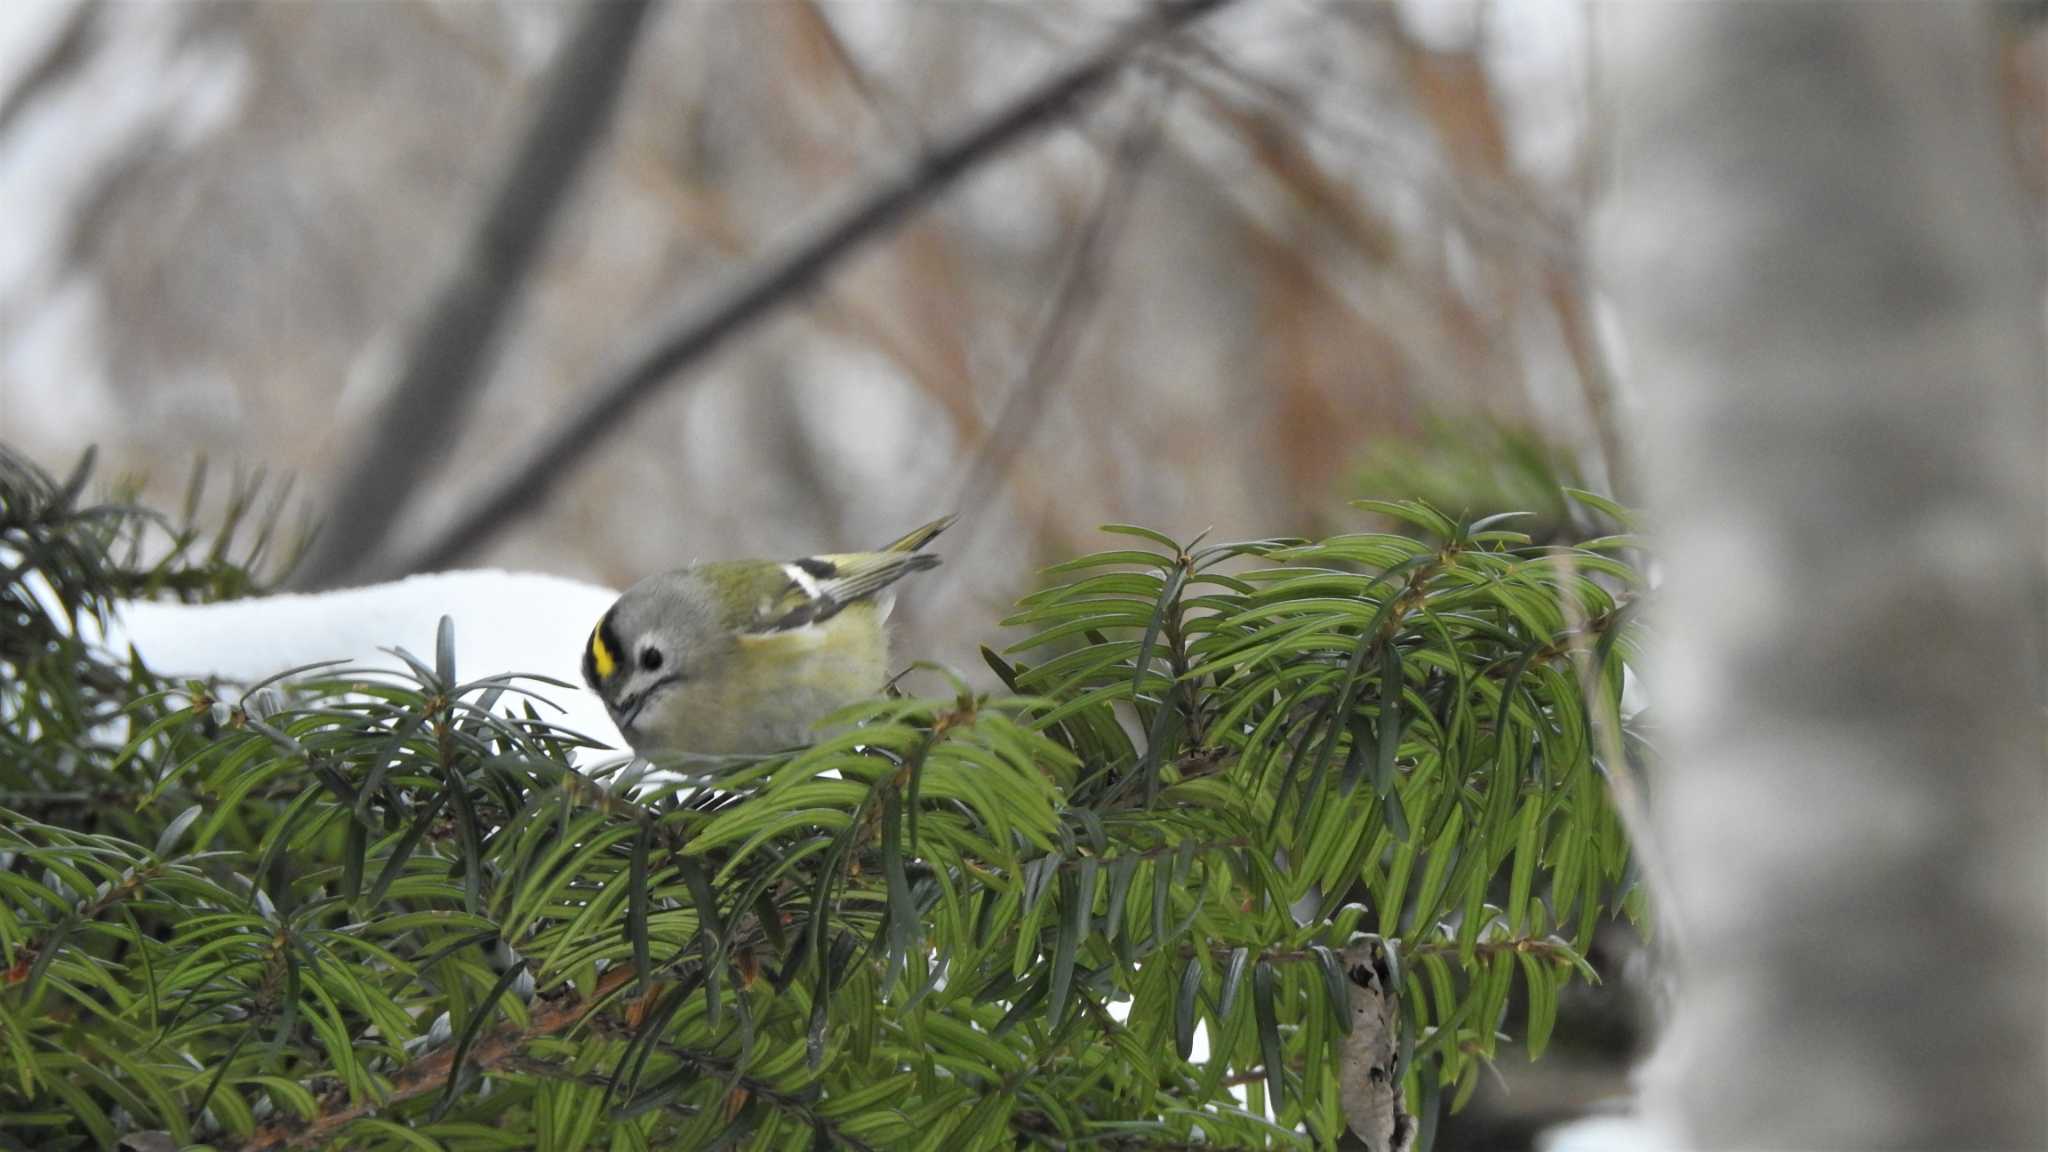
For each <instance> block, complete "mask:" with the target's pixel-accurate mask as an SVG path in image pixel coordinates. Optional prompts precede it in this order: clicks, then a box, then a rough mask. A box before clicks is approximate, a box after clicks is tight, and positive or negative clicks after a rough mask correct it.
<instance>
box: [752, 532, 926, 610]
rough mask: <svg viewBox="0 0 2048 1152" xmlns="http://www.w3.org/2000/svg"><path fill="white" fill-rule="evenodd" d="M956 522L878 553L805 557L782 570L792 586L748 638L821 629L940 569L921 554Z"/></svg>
mask: <svg viewBox="0 0 2048 1152" xmlns="http://www.w3.org/2000/svg"><path fill="white" fill-rule="evenodd" d="M952 522H953V518H952V517H950V516H948V517H945V518H943V519H939V520H934V521H932V522H931V523H929V524H926V525H925V526H923V527H922V528H919V529H917V530H916V531H915V532H912V533H910V534H909V535H907V536H904V537H902V538H901V539H898V540H895V541H893V542H891V543H889V544H887V545H885V546H884V547H883V548H882V549H881V550H880V551H877V552H845V553H839V554H835V555H825V556H805V557H803V558H801V559H797V560H791V561H789V562H788V563H786V564H784V565H782V572H783V574H784V575H786V576H787V577H788V578H789V583H788V584H787V585H785V586H784V587H783V588H782V589H781V591H780V592H779V593H778V594H777V595H775V596H773V597H771V598H770V599H769V600H768V602H766V603H765V604H762V605H760V610H759V611H758V612H756V613H755V615H754V618H753V620H752V621H750V622H749V624H748V626H747V627H746V629H745V634H753V635H763V636H765V635H772V634H775V633H779V632H786V631H789V630H790V629H793V628H803V627H806V626H808V625H812V624H817V623H819V622H821V621H824V620H828V619H830V618H831V617H832V616H833V615H835V614H836V613H838V612H839V611H840V610H841V609H843V608H845V607H847V606H848V605H850V604H858V603H860V602H861V601H863V600H866V599H868V598H869V597H872V596H874V595H875V594H876V593H878V592H881V591H882V590H883V589H885V588H887V587H888V586H889V585H891V584H894V583H895V582H896V581H898V580H901V579H902V578H903V577H905V576H908V575H909V574H911V573H912V572H919V571H922V570H924V569H926V568H935V567H937V566H938V563H939V558H938V557H937V556H933V555H931V554H929V553H924V552H920V551H918V549H920V548H923V547H924V546H925V545H926V544H929V543H931V541H932V538H933V537H935V536H937V535H938V534H939V533H941V532H943V531H945V530H946V526H947V525H948V524H951V523H952ZM743 635H744V634H743Z"/></svg>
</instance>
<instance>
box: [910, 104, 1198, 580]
mask: <svg viewBox="0 0 2048 1152" xmlns="http://www.w3.org/2000/svg"><path fill="white" fill-rule="evenodd" d="M1165 99H1166V97H1165V95H1164V94H1163V93H1162V94H1160V95H1157V96H1153V97H1148V98H1146V99H1144V101H1143V103H1142V104H1141V105H1140V106H1139V107H1138V108H1136V109H1135V110H1134V111H1133V112H1132V114H1131V119H1130V124H1129V127H1128V128H1127V130H1126V131H1125V132H1124V135H1123V138H1122V140H1121V141H1119V143H1118V144H1117V147H1116V151H1115V152H1114V153H1112V154H1111V155H1110V156H1109V158H1108V170H1107V171H1106V172H1105V173H1104V174H1103V179H1102V187H1101V189H1100V191H1099V192H1098V193H1097V194H1096V198H1095V203H1094V205H1093V206H1092V207H1091V208H1090V210H1089V213H1088V216H1087V217H1086V218H1085V219H1084V220H1083V221H1082V223H1081V227H1080V228H1079V229H1078V230H1077V231H1076V232H1075V234H1074V238H1073V241H1072V243H1071V244H1070V245H1069V247H1068V249H1067V252H1066V258H1065V262H1064V264H1063V266H1062V267H1061V269H1060V273H1059V279H1058V281H1057V282H1056V283H1055V285H1054V287H1053V290H1052V295H1051V298H1050V299H1049V300H1048V301H1047V303H1046V306H1045V313H1044V318H1043V319H1042V320H1041V321H1040V322H1039V325H1038V332H1037V335H1036V336H1035V337H1034V338H1033V340H1032V344H1031V351H1030V354H1029V355H1028V356H1027V357H1026V358H1025V359H1024V362H1023V363H1022V364H1021V365H1019V366H1018V369H1017V374H1016V378H1015V379H1014V380H1013V381H1012V382H1011V384H1010V387H1009V389H1008V390H1007V391H1006V392H1005V394H1004V400H1003V407H1002V410H1001V411H1000V412H999V413H998V414H997V415H996V419H995V422H994V423H993V424H991V425H990V426H989V430H988V434H987V435H986V436H985V437H983V438H982V442H981V446H980V448H979V450H978V451H977V453H976V455H975V458H974V461H973V463H971V464H970V465H969V466H968V471H967V475H966V477H965V478H964V479H963V480H962V481H961V484H960V493H959V497H958V498H957V499H956V500H955V501H954V503H953V508H954V509H955V511H956V512H957V513H958V515H959V517H960V521H961V524H960V528H959V531H960V532H961V533H962V534H963V536H962V539H961V540H960V541H959V542H958V543H957V545H956V546H957V547H959V548H960V550H961V551H963V552H966V551H971V550H972V549H971V545H972V543H973V540H974V538H975V535H976V533H978V532H979V531H980V530H981V529H982V527H983V526H985V524H986V521H987V519H988V518H987V517H986V516H983V515H981V514H980V513H982V512H983V511H984V510H985V509H986V506H987V504H988V502H989V501H990V500H992V499H994V498H995V496H996V494H997V493H998V492H999V491H1000V490H1001V488H1002V483H1003V479H1004V477H1005V476H1006V475H1007V474H1008V473H1009V470H1010V466H1011V465H1012V464H1014V463H1015V462H1016V459H1017V455H1018V453H1020V452H1022V451H1023V450H1024V446H1025V445H1026V444H1028V443H1030V441H1031V434H1032V433H1033V431H1035V430H1036V429H1037V427H1038V424H1039V421H1040V420H1042V419H1043V418H1044V416H1045V410H1046V407H1047V404H1046V402H1047V401H1048V400H1049V399H1051V396H1052V392H1053V389H1054V387H1055V386H1057V385H1058V383H1059V382H1060V380H1061V378H1062V377H1064V376H1065V375H1066V369H1067V365H1068V364H1069V363H1070V362H1071V361H1072V359H1073V354H1074V349H1075V348H1076V347H1077V346H1078V345H1079V343H1080V337H1081V333H1082V332H1083V331H1084V330H1085V327H1086V325H1085V321H1086V320H1087V318H1088V316H1089V315H1090V313H1091V311H1092V309H1093V306H1094V304H1095V301H1096V300H1097V299H1099V298H1100V297H1101V295H1102V282H1103V272H1104V270H1105V269H1106V268H1107V267H1108V265H1109V258H1110V256H1111V254H1112V253H1113V252H1114V251H1115V250H1116V238H1117V236H1118V235H1119V234H1120V233H1121V232H1122V229H1123V225H1124V221H1125V219H1126V218H1127V217H1128V216H1129V209H1130V204H1131V199H1132V196H1133V194H1134V193H1135V192H1136V190H1137V187H1138V181H1139V178H1140V176H1141V175H1142V173H1143V171H1144V168H1145V162H1146V160H1147V159H1149V158H1150V156H1151V154H1152V150H1153V146H1154V145H1155V144H1156V143H1157V142H1158V139H1159V117H1160V113H1161V110H1162V108H1163V104H1164V101H1165ZM939 602H941V601H937V600H935V601H934V604H935V605H936V603H939ZM934 610H936V608H935V609H934Z"/></svg>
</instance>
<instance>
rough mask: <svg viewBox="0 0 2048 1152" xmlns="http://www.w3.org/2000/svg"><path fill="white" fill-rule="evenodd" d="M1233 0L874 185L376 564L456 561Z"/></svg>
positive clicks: (1142, 38)
mask: <svg viewBox="0 0 2048 1152" xmlns="http://www.w3.org/2000/svg"><path fill="white" fill-rule="evenodd" d="M1231 2H1232V0H1174V2H1172V3H1164V4H1160V5H1159V6H1157V7H1155V8H1153V9H1151V10H1150V11H1149V12H1148V13H1147V14H1146V15H1145V16H1143V17H1141V18H1140V19H1138V20H1136V21H1135V22H1133V23H1132V24H1131V25H1130V26H1129V27H1127V28H1125V29H1124V30H1122V31H1121V32H1119V33H1118V34H1117V35H1115V36H1113V37H1111V38H1110V40H1109V41H1108V42H1107V43H1106V44H1103V45H1102V46H1100V47H1098V48H1096V49H1095V50H1094V51H1092V52H1090V53H1088V54H1087V55H1086V56H1085V57H1083V58H1082V59H1081V60H1079V61H1078V62H1076V63H1074V64H1072V65H1070V66H1068V67H1066V68H1063V69H1061V70H1059V71H1057V72H1055V73H1053V74H1052V75H1051V76H1049V77H1047V78H1046V79H1045V80H1043V81H1041V82H1040V83H1038V84H1036V85H1034V86H1033V87H1032V88H1031V89H1030V90H1028V91H1026V92H1025V93H1023V94H1022V95H1020V96H1018V97H1017V98H1016V99H1015V100H1013V101H1011V102H1010V103H1008V104H1007V105H1005V106H1003V107H1002V108H1000V109H998V110H996V111H995V112H994V113H992V114H991V115H989V116H988V117H986V118H984V119H982V120H980V121H978V122H977V123H975V124H973V125H971V126H970V127H968V128H967V129H966V130H965V131H962V132H960V133H959V134H957V135H955V136H952V137H949V138H947V139H946V140H944V141H942V142H941V143H939V144H938V145H937V146H935V147H934V148H933V149H931V150H930V151H929V152H926V153H924V154H923V155H921V156H919V157H918V158H916V159H915V160H913V161H912V162H911V163H909V164H908V165H906V166H905V167H904V168H903V170H902V171H900V172H898V173H897V174H895V175H894V176H891V177H888V178H886V179H884V180H882V181H881V182H880V183H879V184H878V185H876V186H874V187H871V188H869V189H866V190H865V191H864V192H863V193H862V194H860V195H858V196H856V197H855V198H854V199H853V200H851V201H849V202H848V203H846V204H845V205H843V206H842V207H840V208H838V209H837V210H835V211H833V212H831V213H829V214H828V215H826V216H825V217H824V218H823V219H822V220H819V221H817V222H816V223H814V224H813V225H811V226H810V227H808V228H806V229H804V230H803V231H802V232H801V233H799V234H798V235H797V236H796V238H795V239H794V240H792V241H791V242H790V243H789V244H788V246H787V247H786V248H784V249H783V250H782V252H781V253H780V254H779V255H776V256H772V257H770V258H768V259H766V260H764V261H762V262H761V263H760V264H759V265H757V266H756V267H755V268H753V269H752V270H750V271H749V272H748V273H747V274H745V275H744V276H742V277H741V279H740V280H739V282H737V283H735V284H733V285H731V286H730V287H729V288H728V289H727V290H726V291H724V292H722V293H720V294H719V295H718V296H717V297H715V298H714V299H712V300H711V301H710V302H709V303H708V304H707V305H705V306H704V307H702V308H699V309H696V310H692V311H690V312H687V313H685V314H684V315H683V316H682V317H681V318H680V319H679V320H677V321H676V322H675V323H674V324H672V325H670V326H668V327H666V328H664V329H663V330H661V331H659V332H657V333H656V334H655V335H654V336H653V337H652V338H651V339H650V340H648V341H647V342H646V344H645V345H644V346H643V348H642V350H641V351H640V353H639V354H638V355H636V356H634V357H632V358H631V359H630V360H628V361H627V362H626V363H625V364H624V365H623V366H622V367H621V368H620V369H619V370H618V371H617V372H616V373H614V374H613V375H612V376H611V377H609V378H608V379H606V380H603V381H601V382H599V383H598V384H597V385H596V386H595V387H594V388H593V389H592V391H591V394H590V397H589V399H588V400H587V401H586V402H585V403H584V405H583V407H582V408H581V409H580V410H578V411H576V412H574V413H571V414H569V415H568V416H566V417H565V418H564V419H563V420H562V421H561V422H560V423H559V424H558V425H557V426H556V428H555V431H554V432H552V433H550V434H549V435H547V436H546V437H544V438H543V440H542V442H541V443H540V444H538V445H537V446H535V447H534V448H533V449H532V450H530V451H529V452H527V453H526V454H525V455H524V456H523V457H522V458H520V459H519V460H518V461H516V462H515V463H514V464H513V465H512V466H511V467H510V468H509V469H508V470H507V471H506V472H505V473H504V474H503V475H502V476H501V477H500V478H499V479H498V480H497V481H495V482H494V483H493V484H491V485H490V486H489V488H488V489H487V491H486V492H485V493H484V494H483V495H482V497H481V498H480V499H478V500H477V501H476V502H475V503H473V504H471V505H470V507H469V508H468V510H467V511H465V512H463V513H461V514H460V515H459V516H458V517H457V518H456V520H455V522H454V523H452V524H450V525H448V526H447V527H445V528H444V529H442V530H441V531H440V532H438V533H437V534H435V535H434V537H433V538H432V539H431V540H430V541H429V542H428V543H427V544H426V545H425V546H424V547H422V548H420V549H419V550H418V551H417V552H414V553H412V554H410V555H406V556H400V557H395V558H391V557H387V558H385V559H383V560H381V561H379V562H377V563H374V564H373V565H371V566H370V568H371V571H373V572H375V573H377V574H380V575H392V574H397V573H402V572H409V571H417V570H420V569H424V568H433V567H438V566H442V565H445V564H447V563H449V562H450V561H452V560H454V559H455V558H456V557H459V556H461V555H462V554H464V553H465V552H467V551H469V550H470V549H471V548H474V547H475V546H476V545H477V544H479V543H481V542H483V541H484V540H486V539H488V538H489V537H491V536H492V535H493V534H495V533H496V532H497V531H498V530H499V529H500V528H502V527H504V526H505V525H506V524H507V523H509V522H510V521H512V520H514V519H516V518H517V517H519V516H520V515H521V514H522V513H524V512H525V511H526V510H528V509H530V508H531V507H533V505H534V504H535V503H536V502H537V501H538V500H539V498H540V497H541V495H542V494H543V493H544V492H545V491H546V490H547V488H548V487H549V486H550V485H551V484H552V483H554V482H555V481H556V480H557V479H558V478H560V477H562V476H564V475H566V474H567V473H568V472H569V470H570V469H571V468H573V467H574V466H575V464H576V463H577V462H578V461H580V460H581V459H582V458H583V457H584V456H585V455H586V454H588V453H589V452H590V451H592V450H593V449H594V448H596V447H597V446H598V445H599V444H600V443H602V442H603V438H604V436H605V434H606V433H608V432H610V431H611V430H612V429H613V428H615V427H616V426H617V425H618V424H619V423H620V421H622V420H623V419H624V418H625V416H626V414H627V413H628V412H630V411H631V410H632V409H633V408H634V407H635V406H637V405H638V404H639V403H640V402H641V401H643V400H644V399H646V398H647V397H648V396H649V395H652V394H653V393H654V391H655V390H656V389H658V388H659V387H660V386H661V385H662V384H663V383H665V382H666V381H667V380H668V379H669V377H671V376H673V375H675V374H676V373H677V372H679V371H681V370H683V369H686V368H690V367H693V366H695V365H697V364H699V363H701V362H702V361H703V360H704V359H705V357H707V356H708V355H710V354H711V353H712V352H713V351H715V350H717V349H718V348H719V347H721V346H722V345H724V343H725V342H726V341H727V340H728V339H730V338H731V337H733V336H736V335H738V334H739V333H741V332H744V331H746V330H747V329H749V328H751V327H752V326H754V325H755V324H756V323H758V322H760V321H761V320H763V319H764V318H766V317H767V316H768V315H770V314H772V313H773V312H774V311H776V310H777V309H778V308H779V307H781V306H782V305H783V304H786V303H788V302H789V301H790V300H792V299H794V298H796V297H798V296H799V295H801V294H802V293H803V292H804V291H806V290H808V289H810V288H811V287H813V286H814V285H815V284H816V283H817V282H818V281H819V280H820V279H821V278H822V277H823V276H824V275H825V274H826V273H827V272H828V271H830V270H831V269H833V268H834V267H836V266H837V265H838V264H839V263H840V262H841V261H842V260H844V259H845V258H846V257H847V256H848V255H849V254H851V253H853V252H854V251H857V250H858V249H859V248H860V247H861V246H863V245H864V244H866V243H868V242H869V241H872V240H875V239H877V238H879V237H881V236H883V235H886V234H887V233H889V232H890V231H891V230H893V229H894V228H895V227H896V226H897V225H899V224H901V223H902V222H903V221H905V220H906V219H908V218H909V217H910V216H911V214H912V213H914V212H915V211H917V210H918V209H919V208H921V207H923V206H924V205H925V204H926V203H928V202H930V201H931V200H932V199H933V198H934V197H936V196H938V195H939V194H940V193H941V192H944V191H945V190H947V189H949V188H951V187H952V186H953V185H954V184H955V183H956V182H957V181H958V180H959V179H960V178H961V177H962V176H964V175H966V174H967V173H969V172H972V171H974V170H975V169H976V168H978V167H979V166H980V165H982V164H983V163H985V162H987V161H988V160H989V159H991V158H993V157H994V156H996V155H998V154H1000V153H1001V152H1002V151H1003V150H1004V149H1006V148H1008V147H1009V146H1011V145H1013V144H1016V143H1018V142H1019V141H1021V140H1023V139H1024V138H1026V137H1028V136H1030V135H1032V134H1033V133H1035V132H1037V131H1039V130H1041V129H1043V128H1045V127H1047V126H1049V125H1051V124H1054V123H1056V122H1058V121H1059V120H1061V119H1062V118H1063V117H1065V116H1067V115H1069V114H1071V112H1072V111H1073V109H1074V108H1075V107H1076V106H1077V105H1078V104H1079V103H1080V102H1082V101H1083V100H1085V99H1087V98H1088V97H1091V96H1093V95H1095V94H1097V93H1098V92H1099V91H1100V90H1101V89H1102V88H1103V87H1104V86H1105V85H1106V84H1107V83H1108V81H1109V80H1110V79H1111V78H1113V77H1114V76H1116V75H1117V74H1118V73H1119V72H1120V71H1121V70H1122V67H1123V65H1124V62H1125V61H1126V60H1127V59H1129V57H1130V56H1131V55H1132V54H1133V53H1134V52H1136V51H1137V50H1139V49H1140V48H1142V47H1144V46H1145V45H1147V44H1149V43H1152V42H1153V41H1155V40H1157V39H1159V38H1160V37H1162V36H1167V35H1170V34H1172V33H1173V32H1175V31H1177V30H1179V29H1181V28H1183V27H1185V26H1186V25H1188V24H1189V23H1190V22H1191V21H1193V20H1196V19H1198V18H1200V17H1202V16H1205V15H1208V14H1209V13H1211V12H1214V11H1216V10H1217V9H1219V8H1222V7H1224V6H1225V5H1227V4H1229V3H1231Z"/></svg>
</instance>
